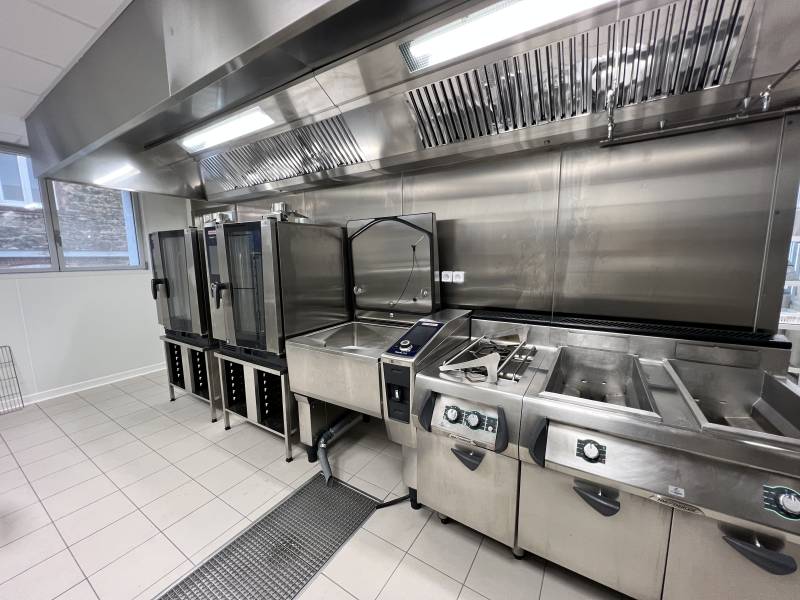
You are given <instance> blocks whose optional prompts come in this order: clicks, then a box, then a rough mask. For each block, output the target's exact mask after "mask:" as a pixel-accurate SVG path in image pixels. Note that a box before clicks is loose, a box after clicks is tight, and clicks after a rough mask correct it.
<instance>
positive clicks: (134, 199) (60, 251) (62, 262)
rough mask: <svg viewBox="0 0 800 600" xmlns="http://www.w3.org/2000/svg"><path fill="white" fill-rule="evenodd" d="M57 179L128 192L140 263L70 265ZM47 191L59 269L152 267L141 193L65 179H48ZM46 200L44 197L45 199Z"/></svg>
mask: <svg viewBox="0 0 800 600" xmlns="http://www.w3.org/2000/svg"><path fill="white" fill-rule="evenodd" d="M56 181H60V182H64V183H75V184H77V185H86V186H89V187H96V188H102V189H106V190H111V191H113V192H119V193H122V194H127V195H128V197H129V198H130V202H131V208H132V210H133V214H132V217H133V229H134V235H135V236H136V251H137V253H138V259H139V264H138V265H127V266H99V267H68V266H67V262H66V258H65V256H64V245H63V243H62V240H61V224H60V222H59V219H58V207H57V206H56V195H55V189H54V187H53V184H54V183H55V182H56ZM44 188H45V191H44V195H45V196H46V197H47V206H48V212H50V223H51V227H52V229H51V231H52V234H53V242H54V244H55V248H56V259H57V261H58V270H59V271H62V272H71V271H146V270H148V269H149V268H150V267H149V265H148V264H147V254H146V252H145V248H144V241H145V240H144V236H143V235H142V231H143V227H142V213H141V202H140V201H139V194H137V193H136V192H130V191H128V190H121V189H116V188H109V187H105V186H102V185H94V184H86V183H82V182H78V181H76V182H72V181H67V180H65V179H58V180H56V179H50V178H48V179H46V180H45V185H44ZM43 200H44V199H43Z"/></svg>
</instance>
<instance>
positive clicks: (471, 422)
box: [466, 412, 481, 429]
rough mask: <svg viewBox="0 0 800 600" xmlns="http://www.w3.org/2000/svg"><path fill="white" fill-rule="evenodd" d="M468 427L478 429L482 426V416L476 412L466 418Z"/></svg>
mask: <svg viewBox="0 0 800 600" xmlns="http://www.w3.org/2000/svg"><path fill="white" fill-rule="evenodd" d="M466 421H467V427H469V428H470V429H478V427H480V426H481V415H480V414H479V413H476V412H471V413H469V414H468V415H467V418H466Z"/></svg>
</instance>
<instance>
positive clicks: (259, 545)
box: [160, 474, 377, 600]
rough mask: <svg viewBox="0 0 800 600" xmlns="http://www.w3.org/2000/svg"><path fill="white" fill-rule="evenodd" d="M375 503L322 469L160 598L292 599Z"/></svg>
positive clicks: (204, 599) (207, 599)
mask: <svg viewBox="0 0 800 600" xmlns="http://www.w3.org/2000/svg"><path fill="white" fill-rule="evenodd" d="M376 506H377V502H376V501H375V499H374V498H371V497H370V496H367V495H365V494H363V493H361V492H359V491H358V490H355V489H353V488H351V487H350V486H348V485H346V484H343V483H341V482H340V481H338V480H335V479H334V480H333V485H332V487H326V485H325V480H324V478H323V476H322V474H317V475H316V476H314V477H313V478H311V479H310V480H309V481H308V482H307V483H306V484H305V485H303V487H301V488H300V489H299V490H297V491H296V492H295V493H294V494H292V495H291V496H289V498H287V499H286V500H284V501H283V502H282V503H281V504H279V505H278V506H277V507H275V508H274V509H273V510H272V511H271V512H269V513H267V514H266V515H264V516H263V517H261V519H260V520H258V521H256V522H255V523H253V524H252V525H251V526H250V527H249V528H248V529H247V530H245V531H244V532H243V533H242V534H240V535H239V537H237V538H235V539H234V540H233V541H231V542H230V543H228V545H227V546H225V547H224V548H222V549H221V550H220V551H219V552H217V553H216V554H215V555H213V556H212V557H211V558H209V559H208V560H206V561H205V562H204V563H203V564H201V565H200V566H199V567H197V569H195V570H194V571H193V572H192V573H190V574H189V575H188V576H187V577H186V578H185V579H183V580H182V581H180V582H179V583H177V584H176V585H175V586H174V587H172V588H171V589H170V590H168V591H167V592H166V593H164V594H163V595H162V596H161V597H160V598H161V600H188V599H191V600H221V599H223V598H224V599H226V600H228V599H232V598H237V599H239V598H252V599H253V600H255V599H266V598H269V599H272V600H288V599H290V598H294V597H295V596H296V595H297V594H298V593H299V592H300V590H302V589H303V587H304V586H305V585H306V584H307V583H308V582H309V581H310V580H311V578H312V577H314V575H316V574H317V572H318V571H319V570H320V569H321V568H322V567H323V565H324V564H325V563H326V562H327V561H328V560H329V559H330V558H331V556H333V554H334V553H335V552H336V551H337V550H338V549H339V548H340V547H341V546H342V545H343V544H344V543H345V542H346V541H347V540H348V539H349V538H350V536H351V535H353V533H355V531H356V530H357V529H358V528H359V527H360V526H361V524H362V523H363V522H364V521H366V519H367V518H368V517H369V516H370V515H371V514H372V512H373V511H374V510H375V507H376Z"/></svg>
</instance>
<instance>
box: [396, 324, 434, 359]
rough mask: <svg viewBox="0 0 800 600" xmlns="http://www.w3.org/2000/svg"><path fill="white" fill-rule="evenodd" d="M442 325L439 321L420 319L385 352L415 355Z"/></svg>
mask: <svg viewBox="0 0 800 600" xmlns="http://www.w3.org/2000/svg"><path fill="white" fill-rule="evenodd" d="M442 327H444V323H440V322H439V321H431V320H430V319H420V320H419V321H417V322H416V324H415V325H414V326H413V327H412V328H411V329H409V330H408V331H406V333H405V335H403V337H401V338H400V339H399V340H397V341H396V342H395V343H394V344H392V347H391V348H389V350H387V353H388V354H394V355H395V356H406V357H412V356H416V355H417V353H418V352H419V351H420V350H422V348H423V347H424V346H425V344H427V343H428V342H429V341H431V338H432V337H433V336H434V335H436V332H437V331H439V330H440V329H441V328H442Z"/></svg>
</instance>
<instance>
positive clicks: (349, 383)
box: [286, 321, 406, 418]
mask: <svg viewBox="0 0 800 600" xmlns="http://www.w3.org/2000/svg"><path fill="white" fill-rule="evenodd" d="M405 332H406V328H405V327H393V326H391V325H377V324H373V323H361V322H357V321H351V322H350V323H344V324H343V325H337V326H336V327H330V328H328V329H323V330H321V331H317V332H315V333H309V334H307V335H301V336H299V337H296V338H292V339H290V340H288V341H287V342H286V361H287V363H288V366H289V386H290V387H291V390H292V391H293V392H295V393H297V394H301V395H303V396H307V397H309V398H317V399H319V400H324V401H325V402H330V403H331V404H335V405H337V406H341V407H344V408H349V409H351V410H357V411H358V412H361V413H364V414H368V415H372V416H374V417H378V418H381V383H380V369H379V361H380V357H381V354H383V353H384V352H385V351H386V350H388V349H389V347H390V346H391V345H392V344H393V343H394V342H396V341H397V340H398V339H400V337H401V336H402V335H403V334H404V333H405Z"/></svg>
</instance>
